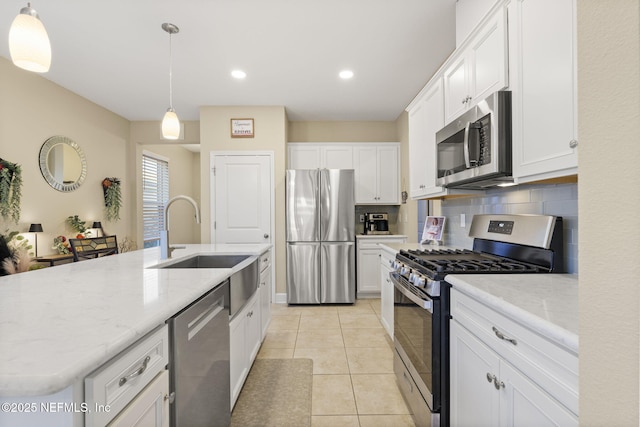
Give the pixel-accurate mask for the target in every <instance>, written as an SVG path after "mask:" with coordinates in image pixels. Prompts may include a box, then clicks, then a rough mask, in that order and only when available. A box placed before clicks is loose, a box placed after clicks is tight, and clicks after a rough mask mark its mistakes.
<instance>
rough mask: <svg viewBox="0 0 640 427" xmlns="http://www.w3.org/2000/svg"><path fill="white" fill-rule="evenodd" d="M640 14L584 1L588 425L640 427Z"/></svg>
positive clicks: (584, 392) (581, 94) (581, 80)
mask: <svg viewBox="0 0 640 427" xmlns="http://www.w3.org/2000/svg"><path fill="white" fill-rule="evenodd" d="M639 36H640V10H639V6H638V1H637V0H615V1H613V0H610V1H602V0H581V1H578V109H579V111H578V118H579V120H578V122H579V123H578V126H579V128H578V130H579V132H578V135H579V142H580V146H579V150H580V151H579V153H580V163H579V176H580V180H579V182H578V191H579V193H580V197H579V200H578V210H579V216H580V223H579V225H578V227H579V242H580V253H579V269H580V270H579V271H580V272H579V275H580V424H581V425H583V426H638V424H639V414H638V408H639V398H640V395H639V378H638V375H639V366H638V363H639V357H638V356H639V354H640V352H639V345H640V340H639V330H640V325H639V320H640V318H639V312H640V310H639V306H640V304H639V303H640V300H639V299H640V298H639V297H640V292H639V286H638V278H639V277H640V222H639V221H638V212H640V168H639V167H638V165H640V138H639V137H638V129H640V72H639V70H640V37H639Z"/></svg>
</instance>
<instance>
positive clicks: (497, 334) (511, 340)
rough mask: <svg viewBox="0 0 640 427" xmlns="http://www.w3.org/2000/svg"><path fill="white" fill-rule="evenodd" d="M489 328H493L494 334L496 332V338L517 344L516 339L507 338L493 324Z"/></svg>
mask: <svg viewBox="0 0 640 427" xmlns="http://www.w3.org/2000/svg"><path fill="white" fill-rule="evenodd" d="M491 329H492V330H493V333H495V334H496V336H497V337H498V338H500V339H501V340H503V341H508V342H510V343H511V344H513V345H518V341H516V340H515V339H514V338H509V337H507V336H506V335H505V334H503V333H502V332H500V331H499V330H498V328H496V327H495V326H494V327H493V328H491Z"/></svg>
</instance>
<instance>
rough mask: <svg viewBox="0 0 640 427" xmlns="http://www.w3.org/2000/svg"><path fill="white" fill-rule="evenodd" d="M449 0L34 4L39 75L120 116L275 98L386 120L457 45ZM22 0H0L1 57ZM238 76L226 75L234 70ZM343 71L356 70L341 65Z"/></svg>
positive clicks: (301, 111) (337, 116)
mask: <svg viewBox="0 0 640 427" xmlns="http://www.w3.org/2000/svg"><path fill="white" fill-rule="evenodd" d="M455 1H456V0H133V1H132V0H57V1H52V0H49V1H44V0H35V1H32V7H33V8H34V9H35V10H36V11H37V12H38V14H39V15H40V19H41V20H42V21H43V23H44V25H45V27H46V29H47V32H48V33H49V38H50V40H51V46H52V64H51V70H50V71H49V72H48V73H46V74H44V75H43V76H44V77H45V78H47V79H49V80H51V81H53V82H55V83H57V84H59V85H61V86H63V87H65V88H67V89H69V90H71V91H73V92H75V93H77V94H79V95H81V96H83V97H85V98H87V99H89V100H91V101H93V102H95V103H97V104H99V105H101V106H103V107H105V108H107V109H109V110H111V111H113V112H115V113H117V114H119V115H121V116H123V117H125V118H126V119H128V120H132V121H135V120H161V118H162V116H163V114H164V112H165V111H166V109H167V107H168V106H169V88H168V86H169V35H168V34H167V33H166V32H164V31H163V30H162V28H161V24H162V23H163V22H171V23H173V24H175V25H177V26H178V27H179V28H180V32H179V33H178V34H176V35H174V36H173V38H172V45H173V106H174V108H175V110H176V112H177V114H178V117H180V119H181V120H198V119H199V107H200V106H205V105H283V106H285V107H286V109H287V114H288V118H289V120H292V121H300V120H395V119H396V118H397V117H398V115H400V113H401V112H402V111H403V110H404V108H405V107H406V106H407V104H409V102H410V101H411V100H412V99H413V97H414V96H415V95H416V94H417V93H418V92H419V91H420V89H421V88H422V87H423V86H424V84H425V83H426V82H427V81H428V80H429V78H430V77H431V75H432V74H433V73H434V72H435V71H436V70H437V68H438V67H439V66H440V65H441V64H442V62H443V61H444V60H445V58H446V57H447V56H448V55H449V54H450V53H451V52H452V51H453V49H454V47H455ZM24 6H26V1H24V0H2V1H1V2H0V17H1V18H0V55H1V56H4V57H5V58H10V54H9V47H8V44H7V43H8V42H7V40H8V34H9V27H10V26H11V22H12V21H13V19H14V17H15V16H16V15H17V14H18V12H19V10H20V9H21V8H22V7H24ZM236 68H240V69H242V70H244V71H245V72H246V73H247V78H246V79H244V80H235V79H233V78H232V77H231V76H230V72H231V70H233V69H236ZM345 68H349V69H352V70H353V71H354V73H355V76H354V78H353V79H351V80H349V81H343V80H341V79H339V78H338V72H339V71H340V70H342V69H345Z"/></svg>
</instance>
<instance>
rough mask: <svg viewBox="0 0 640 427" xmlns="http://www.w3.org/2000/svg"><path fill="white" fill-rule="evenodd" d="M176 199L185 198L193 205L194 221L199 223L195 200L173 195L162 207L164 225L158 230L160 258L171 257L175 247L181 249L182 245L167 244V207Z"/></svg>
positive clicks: (198, 210) (198, 209)
mask: <svg viewBox="0 0 640 427" xmlns="http://www.w3.org/2000/svg"><path fill="white" fill-rule="evenodd" d="M176 200H186V201H187V202H189V203H191V204H192V205H193V208H194V209H195V211H196V223H198V224H200V208H199V207H198V204H197V203H196V201H195V200H193V199H192V198H191V197H189V196H183V195H180V196H175V197H174V198H172V199H170V200H169V201H168V202H167V204H166V205H165V207H164V227H162V231H160V259H168V258H171V253H172V252H173V251H174V250H176V249H183V248H184V246H169V207H170V206H171V205H172V204H173V202H175V201H176Z"/></svg>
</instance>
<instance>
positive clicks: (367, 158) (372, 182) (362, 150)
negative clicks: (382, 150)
mask: <svg viewBox="0 0 640 427" xmlns="http://www.w3.org/2000/svg"><path fill="white" fill-rule="evenodd" d="M353 155H354V166H355V185H356V188H355V193H356V203H362V204H371V203H377V200H376V197H377V188H376V184H377V182H376V181H377V176H378V171H377V168H378V163H377V149H376V147H373V146H370V147H362V146H359V147H355V148H354V149H353Z"/></svg>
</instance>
